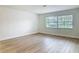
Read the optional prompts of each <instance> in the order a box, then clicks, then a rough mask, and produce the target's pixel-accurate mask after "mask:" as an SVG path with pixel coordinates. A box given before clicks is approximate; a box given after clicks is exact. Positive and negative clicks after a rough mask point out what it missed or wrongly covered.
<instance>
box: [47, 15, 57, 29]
mask: <svg viewBox="0 0 79 59" xmlns="http://www.w3.org/2000/svg"><path fill="white" fill-rule="evenodd" d="M46 27H51V28H57V16H52V17H46Z"/></svg>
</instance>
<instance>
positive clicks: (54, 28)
mask: <svg viewBox="0 0 79 59" xmlns="http://www.w3.org/2000/svg"><path fill="white" fill-rule="evenodd" d="M63 16H64V17H67V16H71V28H69V27H68V28H67V27H66V28H65V26H66V25H68V24H65V25H64V27H63V28H60V27H59V19H58V17H63ZM49 17H57V23H56V24H57V27H52V26H49V27H47V22H46V21H47V18H49ZM65 21H66V20H64V22H65ZM68 21H70V20H68ZM45 27H47V28H53V29H72V28H73V15H61V16H47V17H46V18H45Z"/></svg>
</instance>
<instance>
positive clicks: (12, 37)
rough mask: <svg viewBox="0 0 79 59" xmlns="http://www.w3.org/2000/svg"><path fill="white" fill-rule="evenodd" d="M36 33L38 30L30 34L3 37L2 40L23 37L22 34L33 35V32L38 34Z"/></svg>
mask: <svg viewBox="0 0 79 59" xmlns="http://www.w3.org/2000/svg"><path fill="white" fill-rule="evenodd" d="M36 33H38V32H33V33H28V34H21V35H17V36H10V37H3V38H0V41H2V40H8V39H12V38H16V37H21V36H26V35H32V34H36Z"/></svg>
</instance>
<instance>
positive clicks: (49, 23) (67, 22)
mask: <svg viewBox="0 0 79 59" xmlns="http://www.w3.org/2000/svg"><path fill="white" fill-rule="evenodd" d="M45 20H46V27H50V28H72V27H73V26H72V25H73V24H72V23H73V17H72V15H65V16H51V17H46V19H45Z"/></svg>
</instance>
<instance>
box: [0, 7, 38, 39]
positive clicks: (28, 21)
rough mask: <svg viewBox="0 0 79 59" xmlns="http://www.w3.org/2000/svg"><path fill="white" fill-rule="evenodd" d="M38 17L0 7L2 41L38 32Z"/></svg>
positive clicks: (0, 36)
mask: <svg viewBox="0 0 79 59" xmlns="http://www.w3.org/2000/svg"><path fill="white" fill-rule="evenodd" d="M37 27H38V20H37V15H36V14H33V13H30V12H25V11H19V10H15V9H10V8H6V7H0V40H5V39H9V38H14V37H18V36H23V35H28V34H33V33H37V32H38V28H37Z"/></svg>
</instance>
